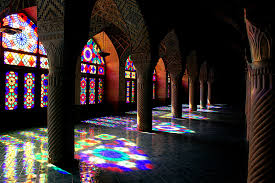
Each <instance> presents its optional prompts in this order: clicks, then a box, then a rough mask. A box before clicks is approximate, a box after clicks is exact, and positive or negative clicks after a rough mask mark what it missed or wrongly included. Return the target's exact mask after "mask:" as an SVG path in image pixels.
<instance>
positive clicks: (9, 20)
mask: <svg viewBox="0 0 275 183" xmlns="http://www.w3.org/2000/svg"><path fill="white" fill-rule="evenodd" d="M3 26H10V27H13V28H19V29H21V30H22V32H21V33H18V34H14V35H11V34H7V33H3V34H2V46H3V47H4V48H9V49H14V50H20V51H26V52H30V53H37V41H38V34H37V27H36V25H35V24H34V23H33V22H32V21H31V20H30V19H29V18H28V17H27V16H26V15H25V14H24V13H18V14H12V15H8V16H6V17H5V18H4V19H3Z"/></svg>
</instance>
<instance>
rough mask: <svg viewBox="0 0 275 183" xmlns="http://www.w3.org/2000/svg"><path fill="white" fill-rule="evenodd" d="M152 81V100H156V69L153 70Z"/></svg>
mask: <svg viewBox="0 0 275 183" xmlns="http://www.w3.org/2000/svg"><path fill="white" fill-rule="evenodd" d="M152 80H153V99H156V83H157V73H156V69H154V72H153V79H152Z"/></svg>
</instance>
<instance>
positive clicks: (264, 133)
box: [248, 60, 274, 183]
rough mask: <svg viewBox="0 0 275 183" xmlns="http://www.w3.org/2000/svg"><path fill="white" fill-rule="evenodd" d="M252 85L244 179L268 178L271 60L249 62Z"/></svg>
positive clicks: (270, 147)
mask: <svg viewBox="0 0 275 183" xmlns="http://www.w3.org/2000/svg"><path fill="white" fill-rule="evenodd" d="M252 74H253V82H254V83H253V85H252V87H253V88H252V96H251V97H252V98H251V104H250V105H251V126H250V130H249V133H250V134H249V159H248V182H249V183H256V182H270V181H271V177H272V175H271V172H272V165H271V164H272V121H273V120H272V112H273V111H272V107H273V106H272V105H273V103H272V102H273V101H274V99H273V97H272V95H273V91H272V79H273V78H272V67H271V60H269V61H261V62H253V63H252Z"/></svg>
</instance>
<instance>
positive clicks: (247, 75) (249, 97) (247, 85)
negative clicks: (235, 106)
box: [245, 65, 252, 141]
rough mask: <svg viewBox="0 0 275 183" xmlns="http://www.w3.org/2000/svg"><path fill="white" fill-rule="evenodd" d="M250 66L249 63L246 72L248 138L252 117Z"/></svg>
mask: <svg viewBox="0 0 275 183" xmlns="http://www.w3.org/2000/svg"><path fill="white" fill-rule="evenodd" d="M250 70H251V69H250V66H249V65H247V73H246V103H245V114H246V140H247V141H249V138H250V125H251V124H250V121H251V120H250V117H251V115H250V114H251V80H252V79H251V71H250Z"/></svg>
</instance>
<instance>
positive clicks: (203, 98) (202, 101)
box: [200, 81, 206, 108]
mask: <svg viewBox="0 0 275 183" xmlns="http://www.w3.org/2000/svg"><path fill="white" fill-rule="evenodd" d="M205 107H206V95H205V87H204V82H203V81H200V108H205Z"/></svg>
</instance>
